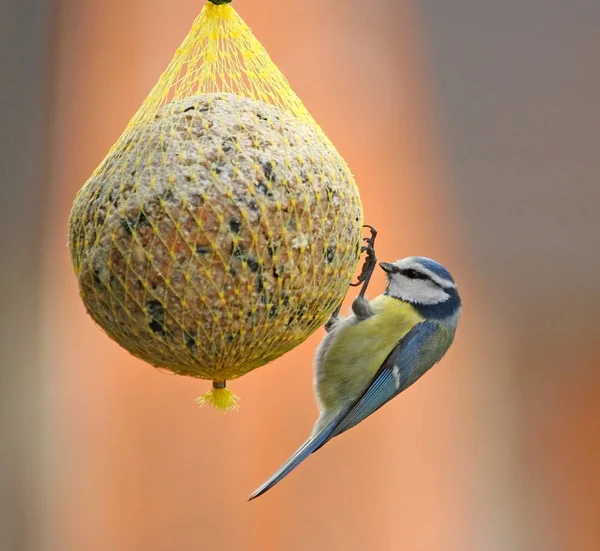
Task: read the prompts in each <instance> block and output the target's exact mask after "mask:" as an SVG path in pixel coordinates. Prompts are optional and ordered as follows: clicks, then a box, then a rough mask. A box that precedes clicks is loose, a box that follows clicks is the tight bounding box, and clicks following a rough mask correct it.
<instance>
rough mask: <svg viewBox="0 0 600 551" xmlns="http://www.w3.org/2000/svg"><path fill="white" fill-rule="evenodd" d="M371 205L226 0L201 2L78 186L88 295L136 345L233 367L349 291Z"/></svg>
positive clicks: (311, 321)
mask: <svg viewBox="0 0 600 551" xmlns="http://www.w3.org/2000/svg"><path fill="white" fill-rule="evenodd" d="M362 217H363V216H362V206H361V202H360V197H359V194H358V190H357V187H356V185H355V183H354V179H353V177H352V174H351V172H350V170H349V169H348V167H347V166H346V163H345V162H344V160H343V159H342V157H341V156H340V155H339V153H338V152H337V151H336V149H335V148H334V146H333V145H332V144H331V142H330V141H329V140H328V139H327V137H326V136H325V134H324V133H323V131H322V130H321V129H320V128H319V126H318V125H317V124H316V122H315V121H314V120H313V118H312V117H311V116H310V114H309V113H308V111H307V110H306V108H305V107H304V105H303V104H302V102H301V101H300V100H299V99H298V97H297V96H296V95H295V94H294V92H293V91H292V90H291V88H290V86H289V84H288V82H287V81H286V80H285V78H284V77H283V75H282V74H281V73H280V71H279V70H278V69H277V67H275V65H274V64H273V62H272V61H271V59H270V58H269V56H268V54H267V52H266V51H265V49H264V48H263V47H262V46H261V45H260V43H259V42H258V41H257V40H256V38H255V37H254V36H253V35H252V33H251V31H250V29H249V28H248V27H247V26H246V25H245V24H244V22H243V21H242V20H241V18H240V17H239V16H238V15H237V13H236V12H235V11H234V9H233V8H232V7H231V6H230V5H228V3H227V2H224V1H219V0H214V1H213V2H212V3H210V2H209V3H208V4H206V6H204V8H203V9H202V12H201V13H200V15H199V17H198V19H197V20H196V21H195V22H194V25H193V27H192V29H191V31H190V33H189V34H188V36H187V37H186V38H185V40H184V42H183V44H182V45H181V46H180V48H179V49H178V50H177V52H176V53H175V56H174V58H173V60H172V61H171V63H170V65H169V66H168V68H167V70H166V71H165V73H164V74H163V75H162V76H161V77H160V80H159V81H158V83H157V85H156V86H155V88H154V89H153V90H152V92H151V93H150V95H149V96H148V98H147V99H146V100H145V101H144V103H143V105H142V106H141V108H140V110H139V111H138V113H137V114H136V115H135V116H134V117H133V119H132V120H131V122H130V123H129V125H128V126H127V128H126V129H125V131H124V133H123V135H122V136H121V138H120V139H119V140H118V141H117V143H116V144H115V145H114V146H113V147H112V149H111V150H110V151H109V153H108V155H107V157H106V158H105V159H104V160H103V161H102V163H101V164H100V166H99V167H98V168H97V169H96V171H95V172H94V173H93V174H92V176H91V177H90V179H89V180H88V181H87V182H86V183H85V185H84V186H83V188H82V189H81V190H80V192H79V193H78V195H77V197H76V199H75V202H74V205H73V209H72V212H71V216H70V221H69V245H70V250H71V257H72V262H73V266H74V269H75V273H76V275H77V279H78V283H79V288H80V294H81V297H82V299H83V302H84V304H85V306H86V309H87V311H88V312H89V314H90V315H91V316H92V318H93V319H94V320H95V321H96V322H97V323H98V324H99V325H100V326H101V327H102V328H103V329H104V330H105V331H106V333H107V334H108V335H109V336H110V337H111V338H112V339H114V340H115V341H116V342H118V343H119V344H120V345H121V346H123V347H124V348H125V349H127V350H128V351H129V352H130V353H132V354H133V355H134V356H137V357H138V358H141V359H143V360H145V361H147V362H148V363H150V364H152V365H154V366H156V367H161V368H165V369H168V370H170V371H172V372H174V373H177V374H180V375H188V376H191V377H197V378H201V379H208V380H212V381H213V388H212V389H211V391H210V392H209V393H208V394H207V395H205V397H204V398H202V399H200V402H208V403H210V404H212V405H214V406H215V407H218V408H219V409H229V408H231V407H233V406H234V405H235V397H234V396H233V394H232V393H231V392H230V391H229V390H228V389H227V388H226V381H227V380H230V379H235V378H237V377H240V376H242V375H244V374H246V373H248V372H249V371H251V370H253V369H255V368H257V367H260V366H262V365H264V364H266V363H267V362H270V361H272V360H274V359H275V358H278V357H279V356H281V355H282V354H284V353H285V352H287V351H289V350H290V349H292V348H294V347H295V346H297V345H298V344H300V343H301V342H303V341H304V340H305V339H306V338H307V337H308V336H309V335H310V334H311V333H312V332H313V331H315V330H316V329H317V328H318V327H319V326H320V325H322V324H323V323H324V322H325V321H326V320H327V318H328V317H329V315H330V314H331V312H332V311H333V310H334V309H335V307H336V306H337V305H338V304H339V303H340V302H341V300H342V299H343V297H344V295H345V293H346V290H347V289H348V284H349V283H350V281H351V278H352V275H353V273H354V271H355V269H356V266H357V263H358V259H359V252H360V245H361V227H362Z"/></svg>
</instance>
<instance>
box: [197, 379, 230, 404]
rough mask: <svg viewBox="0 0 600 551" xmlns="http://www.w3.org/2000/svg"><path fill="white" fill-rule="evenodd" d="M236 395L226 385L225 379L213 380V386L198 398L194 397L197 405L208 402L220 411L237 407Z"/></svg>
mask: <svg viewBox="0 0 600 551" xmlns="http://www.w3.org/2000/svg"><path fill="white" fill-rule="evenodd" d="M237 400H238V397H237V396H236V395H235V394H234V393H233V392H231V390H229V389H228V388H227V387H226V383H225V381H213V387H212V388H211V389H210V390H209V391H208V392H207V393H206V394H205V395H204V396H201V397H200V398H196V403H197V404H198V405H199V406H203V405H204V404H208V405H209V406H212V407H214V408H215V409H218V410H220V411H232V410H236V409H238V408H239V406H238V405H237Z"/></svg>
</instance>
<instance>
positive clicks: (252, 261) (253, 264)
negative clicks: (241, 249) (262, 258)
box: [246, 256, 260, 273]
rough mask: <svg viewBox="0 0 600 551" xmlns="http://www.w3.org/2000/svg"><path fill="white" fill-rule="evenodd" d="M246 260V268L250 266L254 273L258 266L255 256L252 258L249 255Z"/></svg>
mask: <svg viewBox="0 0 600 551" xmlns="http://www.w3.org/2000/svg"><path fill="white" fill-rule="evenodd" d="M246 262H247V263H248V268H250V269H251V270H252V271H253V272H255V273H256V272H258V268H259V267H260V264H259V263H258V261H257V260H256V259H255V258H252V257H251V256H250V257H248V258H247V259H246Z"/></svg>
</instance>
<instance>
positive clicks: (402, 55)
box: [0, 0, 600, 551]
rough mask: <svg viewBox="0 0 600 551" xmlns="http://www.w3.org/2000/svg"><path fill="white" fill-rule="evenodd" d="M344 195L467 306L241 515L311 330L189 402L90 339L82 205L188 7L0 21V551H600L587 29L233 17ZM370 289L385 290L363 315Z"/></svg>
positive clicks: (594, 143)
mask: <svg viewBox="0 0 600 551" xmlns="http://www.w3.org/2000/svg"><path fill="white" fill-rule="evenodd" d="M234 6H235V8H236V9H237V11H238V12H239V13H240V15H241V16H242V17H243V18H244V19H245V21H246V22H247V23H248V24H249V26H250V27H251V28H252V29H253V31H254V33H255V34H256V35H257V36H258V38H259V40H261V42H262V43H263V45H264V46H265V47H266V48H267V50H268V51H269V52H270V54H271V56H272V58H273V59H274V61H275V62H276V63H277V64H278V66H279V67H280V69H281V70H282V71H283V73H284V74H285V75H286V76H287V77H288V79H289V81H290V83H291V84H292V87H293V88H294V90H295V91H296V92H297V94H298V95H299V96H300V98H301V99H302V100H303V101H304V102H305V104H306V106H307V107H308V109H309V110H310V111H311V113H312V114H313V116H314V117H315V119H316V120H317V121H318V122H319V123H320V125H321V126H322V128H323V129H324V130H325V132H326V133H327V134H328V135H329V137H330V138H331V140H332V141H333V142H334V144H336V146H337V147H338V149H339V151H340V152H341V153H342V155H343V156H344V157H345V158H346V160H347V161H348V163H349V165H350V167H351V168H352V170H353V171H354V173H355V176H356V180H357V183H358V185H359V187H360V190H361V194H362V197H363V201H364V206H365V215H366V222H368V223H370V224H373V225H375V226H376V227H377V228H378V229H379V231H380V237H379V238H378V256H379V257H380V258H381V259H386V260H394V259H396V258H399V257H402V256H408V255H413V254H419V255H424V256H430V257H432V258H435V259H437V260H439V261H440V262H442V263H443V264H444V265H446V266H447V267H448V268H449V269H450V270H451V271H452V273H453V275H454V277H455V279H456V280H457V281H458V284H459V287H460V291H461V295H462V297H463V302H464V313H463V318H462V320H461V325H460V327H459V330H458V334H457V340H456V342H455V344H454V346H453V347H452V349H451V350H450V352H449V353H448V355H447V357H446V358H445V359H444V360H443V362H442V363H441V364H440V365H439V366H438V367H436V368H435V369H434V370H433V371H432V372H431V373H430V374H429V375H428V376H427V377H425V378H424V379H423V380H422V381H420V382H419V383H418V384H417V385H415V386H414V387H412V388H411V389H410V390H409V391H407V392H406V393H405V394H403V395H402V397H401V398H399V399H398V400H395V401H394V402H393V403H391V404H389V405H388V406H386V407H385V408H384V409H382V410H381V411H380V412H378V413H377V414H376V415H374V416H373V417H371V418H369V419H368V420H367V421H366V422H364V423H362V424H361V425H360V426H358V427H357V428H355V429H354V430H352V431H350V432H348V433H347V434H345V435H344V436H343V437H341V438H339V439H336V440H335V441H334V442H332V443H331V444H330V445H328V446H326V447H325V448H324V449H323V450H322V451H320V452H319V453H318V454H316V455H315V456H313V457H311V458H310V459H309V460H308V461H307V462H306V463H305V464H303V465H302V467H301V468H299V469H298V470H297V471H296V472H295V473H294V474H293V475H292V476H290V477H289V478H288V479H286V480H285V482H284V483H282V484H281V485H280V486H278V487H277V488H276V489H274V490H273V491H271V492H270V493H269V494H267V495H266V496H264V497H262V498H261V499H259V500H257V501H254V502H252V503H247V502H246V497H247V495H248V494H249V493H250V491H252V490H253V489H254V488H255V487H256V486H257V485H258V484H259V483H260V482H262V481H263V480H264V479H265V478H266V477H267V476H268V475H270V474H271V472H272V471H273V470H274V469H275V468H276V467H278V466H279V465H280V464H281V462H282V461H283V460H284V459H286V458H287V456H288V455H289V454H290V453H291V452H292V451H293V450H294V449H295V448H296V447H297V445H299V444H300V443H301V442H302V441H303V440H304V438H305V437H306V436H307V435H308V433H309V432H310V429H311V427H312V423H313V421H314V419H315V417H316V407H315V404H314V399H313V395H312V366H311V363H312V356H313V353H314V350H315V347H316V345H317V343H318V342H319V339H320V338H321V337H322V331H319V332H317V334H315V335H313V336H312V337H311V338H310V339H309V340H308V341H307V342H305V343H304V344H303V345H301V346H300V347H298V348H297V349H296V350H294V351H292V352H291V353H289V354H287V355H286V356H284V357H283V358H281V359H280V360H278V361H276V362H274V363H273V364H271V365H269V366H267V367H264V368H261V369H259V370H257V371H255V372H253V373H251V374H249V375H247V376H246V377H244V378H242V379H240V380H239V381H235V382H233V383H232V384H231V387H232V389H233V390H234V392H235V393H236V394H237V395H239V396H241V397H242V401H241V406H242V407H241V410H240V411H238V412H236V413H230V414H227V415H224V414H220V413H217V412H214V411H212V410H209V409H202V410H199V409H198V408H197V406H196V405H195V404H194V402H193V399H194V398H195V397H197V396H198V395H200V394H203V393H204V392H205V391H206V389H207V388H208V383H207V382H205V381H197V380H193V379H188V378H181V377H176V376H171V375H166V374H164V373H162V372H159V371H157V370H154V369H152V368H150V367H149V366H148V365H146V364H144V363H143V362H141V361H139V360H136V359H134V358H132V357H130V356H129V355H128V354H127V353H126V352H125V351H123V350H122V349H120V348H119V347H118V346H117V345H116V344H114V343H113V342H112V341H110V340H109V339H108V337H106V336H105V335H104V334H103V333H102V332H101V331H100V330H99V329H98V328H97V327H96V326H95V325H94V324H93V322H92V321H91V319H89V318H88V317H87V316H86V314H85V311H84V307H83V305H82V303H81V302H80V300H79V297H78V292H77V287H76V281H75V277H74V275H73V273H72V269H71V265H70V261H69V256H68V249H67V247H66V242H67V229H66V226H67V218H68V213H69V209H70V205H71V203H72V200H73V198H74V196H75V193H76V192H77V190H78V189H79V188H80V187H81V185H82V184H83V183H84V182H85V180H86V179H87V178H88V176H89V175H90V174H91V172H92V171H93V169H94V168H95V167H96V166H97V165H98V163H99V162H100V161H101V160H102V158H103V157H104V155H105V153H106V152H107V150H108V149H109V147H110V146H111V145H112V144H113V143H114V141H115V140H116V139H117V138H118V137H119V135H120V134H121V132H122V131H123V129H124V127H125V125H126V124H127V122H128V120H129V118H130V117H131V116H132V115H133V114H134V113H135V111H136V109H137V107H138V106H139V105H140V103H141V102H142V101H143V99H144V98H145V96H146V95H147V93H148V92H149V90H150V88H151V87H152V85H153V84H154V82H155V81H156V79H157V78H158V76H159V75H160V73H161V72H162V70H163V69H164V68H165V66H166V64H167V63H168V62H169V60H170V58H171V56H172V54H173V52H174V50H175V48H176V47H177V46H178V45H179V43H180V42H181V40H182V39H183V37H184V36H185V34H186V32H187V31H188V29H189V27H190V25H191V23H192V21H193V19H194V17H195V16H196V15H197V13H198V12H199V10H200V9H201V7H202V2H201V1H200V0H171V1H170V2H165V1H161V0H143V1H142V0H128V1H123V0H86V1H85V2H69V1H66V0H62V1H61V0H54V1H50V2H49V1H48V0H4V2H3V3H2V4H0V69H1V73H0V74H2V78H1V83H0V100H1V105H0V129H1V135H0V145H1V146H2V147H1V148H0V166H2V172H3V176H4V177H3V178H2V180H1V181H0V193H1V196H0V199H1V201H0V209H2V216H1V217H0V244H1V247H2V249H1V250H2V253H3V255H2V259H3V268H2V271H1V272H0V282H1V284H2V285H1V286H0V288H1V290H2V308H1V309H0V346H1V350H2V363H1V364H0V383H1V384H0V431H1V432H0V435H1V443H2V444H1V445H2V449H1V451H2V453H1V463H0V549H2V550H3V551H4V550H5V551H13V550H24V551H29V550H37V549H40V550H49V551H76V550H77V551H79V550H83V549H85V550H86V551H95V550H98V551H99V550H107V549H110V550H111V551H131V550H138V549H139V550H142V549H143V550H145V551H162V550H165V551H166V550H173V549H177V550H183V551H187V550H196V549H211V550H212V549H223V550H227V551H229V550H231V551H238V550H239V551H246V550H248V551H254V550H256V551H258V550H260V551H269V550H286V551H288V550H289V551H296V550H303V549H311V550H315V551H316V550H337V549H344V550H367V549H369V550H370V549H375V550H381V551H387V550H390V551H392V550H398V549H406V550H410V551H429V550H431V551H455V550H457V551H458V550H460V551H469V550H473V551H488V550H489V551H506V550H511V551H512V550H521V549H523V550H543V551H567V550H577V551H587V550H590V551H596V550H598V549H600V322H599V321H598V313H597V312H598V309H599V307H600V288H599V287H598V273H600V215H599V214H598V205H599V203H600V185H599V184H598V174H600V151H599V148H598V144H599V143H600V108H599V105H598V97H600V73H599V72H598V65H597V56H598V51H599V49H600V34H599V33H598V32H597V29H598V27H599V24H600V4H599V3H596V2H589V1H585V0H575V1H573V2H570V3H565V2H559V1H558V0H544V1H542V0H532V1H531V2H527V3H522V2H517V1H516V0H509V1H507V2H495V3H491V2H489V3H486V2H480V3H473V2H468V1H467V0H455V1H454V2H446V1H443V0H425V1H422V2H415V1H410V0H371V1H369V2H365V1H364V0H362V1H358V0H347V1H346V2H323V1H321V0H304V1H302V2H300V1H297V2H294V1H291V2H278V1H276V0H252V1H250V0H235V2H234ZM382 285H383V279H382V277H381V276H380V275H378V276H377V279H376V280H375V281H374V282H373V283H372V287H371V293H372V294H373V293H377V292H379V290H380V289H381V287H382Z"/></svg>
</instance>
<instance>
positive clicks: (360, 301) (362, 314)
mask: <svg viewBox="0 0 600 551" xmlns="http://www.w3.org/2000/svg"><path fill="white" fill-rule="evenodd" d="M352 311H353V312H354V315H355V316H356V317H357V318H358V319H359V320H360V321H362V320H366V319H367V318H370V317H371V316H372V315H373V310H371V303H370V302H369V300H368V299H366V298H365V297H361V296H358V297H356V298H355V299H354V301H353V302H352Z"/></svg>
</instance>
